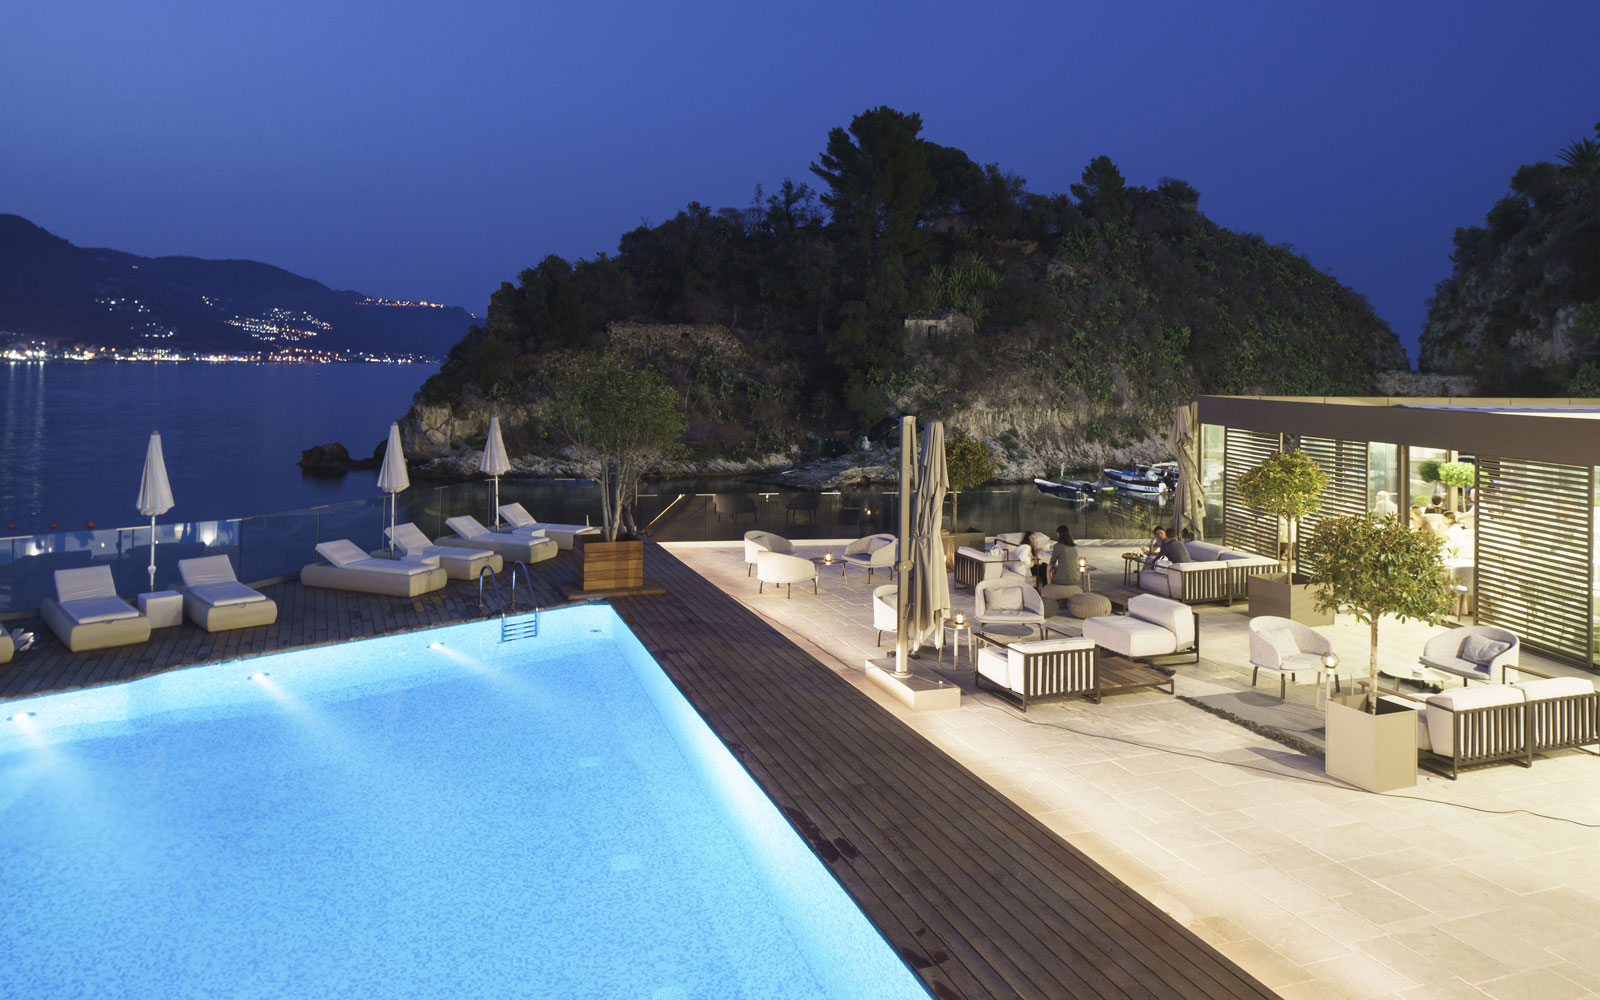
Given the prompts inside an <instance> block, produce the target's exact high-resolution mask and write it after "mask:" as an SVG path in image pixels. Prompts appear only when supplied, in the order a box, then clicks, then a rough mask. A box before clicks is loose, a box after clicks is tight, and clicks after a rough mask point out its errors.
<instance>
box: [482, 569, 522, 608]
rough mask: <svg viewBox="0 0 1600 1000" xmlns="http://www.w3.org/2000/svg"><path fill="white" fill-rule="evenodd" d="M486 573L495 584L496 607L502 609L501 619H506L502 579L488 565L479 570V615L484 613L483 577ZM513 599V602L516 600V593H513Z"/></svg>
mask: <svg viewBox="0 0 1600 1000" xmlns="http://www.w3.org/2000/svg"><path fill="white" fill-rule="evenodd" d="M485 573H487V574H488V575H489V582H490V583H492V584H494V606H495V607H496V608H499V609H500V617H501V618H504V617H505V616H506V602H505V601H504V600H503V599H501V597H500V579H499V577H497V576H495V575H494V569H493V568H491V567H490V566H488V565H485V566H484V567H483V569H480V570H478V613H479V614H482V613H483V577H484V574H485ZM512 582H513V583H515V580H514V579H513V581H512ZM511 597H512V600H513V601H514V600H516V591H512V594H511Z"/></svg>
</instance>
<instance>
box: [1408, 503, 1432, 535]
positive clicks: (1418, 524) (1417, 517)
mask: <svg viewBox="0 0 1600 1000" xmlns="http://www.w3.org/2000/svg"><path fill="white" fill-rule="evenodd" d="M1407 523H1408V524H1410V526H1411V530H1412V531H1421V530H1422V529H1424V528H1426V527H1427V526H1428V522H1427V521H1424V520H1423V519H1422V508H1421V507H1419V506H1417V505H1416V504H1412V505H1411V511H1410V519H1409V521H1408V522H1407Z"/></svg>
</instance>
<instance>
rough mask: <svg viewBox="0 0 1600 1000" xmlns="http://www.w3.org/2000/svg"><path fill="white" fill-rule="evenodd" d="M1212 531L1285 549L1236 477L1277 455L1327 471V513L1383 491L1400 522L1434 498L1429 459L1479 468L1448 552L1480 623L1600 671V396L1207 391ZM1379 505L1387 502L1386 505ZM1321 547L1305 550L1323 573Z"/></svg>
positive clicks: (1231, 540)
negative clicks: (1461, 531) (1599, 519)
mask: <svg viewBox="0 0 1600 1000" xmlns="http://www.w3.org/2000/svg"><path fill="white" fill-rule="evenodd" d="M1195 402H1196V404H1197V408H1198V415H1199V420H1200V423H1201V456H1200V462H1201V481H1202V484H1203V487H1204V489H1205V492H1206V523H1205V529H1206V537H1208V538H1212V537H1218V538H1221V539H1223V541H1224V543H1225V544H1227V545H1229V546H1232V547H1237V548H1242V549H1246V550H1249V551H1252V552H1257V553H1260V554H1262V555H1272V554H1275V553H1276V552H1278V546H1279V525H1278V521H1277V519H1276V518H1274V517H1272V516H1271V515H1268V514H1263V513H1261V512H1260V511H1257V510H1254V509H1252V508H1250V507H1247V506H1245V505H1244V503H1242V502H1241V501H1240V499H1239V495H1238V492H1237V484H1238V479H1239V476H1240V475H1241V474H1242V473H1244V472H1246V471H1248V470H1249V469H1251V468H1253V467H1254V466H1255V465H1257V464H1258V463H1259V462H1260V461H1261V460H1262V459H1264V458H1265V457H1266V456H1267V455H1269V454H1271V453H1272V452H1274V451H1277V450H1279V449H1298V450H1300V451H1302V452H1305V453H1306V454H1307V455H1309V456H1310V457H1311V458H1312V459H1314V460H1315V461H1316V462H1317V464H1318V465H1320V466H1321V467H1322V469H1323V471H1324V472H1326V473H1327V475H1328V481H1329V486H1328V491H1327V493H1326V495H1325V496H1324V497H1323V505H1322V509H1321V511H1319V512H1318V513H1317V514H1314V515H1312V516H1311V517H1308V518H1306V519H1305V520H1304V521H1302V522H1301V524H1302V532H1303V536H1305V537H1309V535H1310V531H1311V529H1312V528H1313V527H1314V526H1315V525H1316V523H1317V521H1318V520H1320V519H1321V518H1326V517H1336V516H1341V515H1348V514H1363V513H1366V512H1368V511H1370V510H1374V509H1375V508H1377V507H1378V504H1379V497H1378V494H1379V492H1380V491H1381V492H1383V493H1385V494H1387V499H1388V501H1389V502H1391V503H1393V504H1394V505H1395V507H1396V509H1397V512H1398V514H1399V516H1401V517H1405V516H1406V514H1407V510H1408V508H1409V507H1410V506H1411V505H1423V504H1427V503H1428V502H1429V499H1430V498H1431V496H1432V495H1433V494H1434V493H1436V492H1438V487H1437V486H1435V485H1433V484H1429V483H1425V482H1423V481H1422V479H1421V478H1420V475H1419V470H1420V467H1421V465H1422V463H1423V462H1425V461H1427V460H1428V459H1441V460H1454V459H1458V458H1459V459H1460V460H1462V461H1469V462H1472V463H1473V465H1474V467H1475V483H1476V485H1475V497H1476V503H1475V508H1474V516H1473V517H1472V518H1471V519H1470V521H1471V528H1470V532H1469V533H1467V534H1465V535H1464V536H1462V537H1461V539H1460V542H1459V544H1456V545H1453V546H1451V547H1450V548H1449V549H1447V551H1446V557H1447V562H1449V563H1451V564H1452V566H1453V571H1454V572H1455V575H1456V579H1457V580H1458V581H1461V582H1462V583H1463V585H1464V586H1465V587H1467V588H1469V589H1470V591H1471V600H1472V604H1473V606H1474V607H1473V610H1474V613H1475V615H1476V620H1477V621H1478V622H1479V623H1481V624H1485V625H1497V626H1500V627H1502V628H1506V629H1510V630H1511V631H1513V632H1515V633H1517V634H1518V635H1519V636H1520V637H1521V639H1522V641H1523V642H1524V643H1526V644H1527V645H1528V646H1530V647H1533V648H1537V649H1539V650H1542V651H1544V652H1547V653H1549V654H1552V655H1554V656H1557V657H1560V658H1563V659H1568V660H1571V661H1574V662H1576V663H1579V664H1582V665H1584V666H1586V667H1588V668H1589V669H1596V668H1597V665H1600V650H1597V648H1596V646H1597V635H1600V622H1597V618H1596V616H1597V614H1600V600H1597V589H1600V563H1597V557H1596V545H1595V542H1596V533H1597V526H1596V510H1597V507H1596V503H1597V492H1596V491H1597V487H1600V483H1597V477H1600V400H1596V399H1581V400H1579V399H1505V398H1498V399H1486V398H1449V399H1425V398H1405V397H1360V398H1357V397H1296V398H1287V397H1245V396H1200V397H1198V398H1197V399H1196V401H1195ZM1379 509H1382V508H1379ZM1314 561H1315V553H1314V552H1304V553H1302V563H1303V564H1307V565H1308V568H1314Z"/></svg>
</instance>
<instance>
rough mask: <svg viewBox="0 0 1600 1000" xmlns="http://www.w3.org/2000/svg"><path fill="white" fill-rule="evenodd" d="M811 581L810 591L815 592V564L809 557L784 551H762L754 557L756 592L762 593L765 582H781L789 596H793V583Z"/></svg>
mask: <svg viewBox="0 0 1600 1000" xmlns="http://www.w3.org/2000/svg"><path fill="white" fill-rule="evenodd" d="M808 580H809V581H810V582H811V592H812V593H813V594H815V593H816V592H817V564H816V563H814V562H812V561H811V560H810V559H804V558H801V557H800V556H791V555H788V554H787V553H784V552H763V553H761V555H760V557H759V558H757V559H756V593H758V594H759V593H762V592H763V591H764V590H765V589H766V586H767V584H769V583H771V584H781V585H783V587H784V588H785V591H786V593H787V595H788V596H789V597H793V596H794V585H795V584H797V583H805V582H806V581H808Z"/></svg>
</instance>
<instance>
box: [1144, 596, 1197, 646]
mask: <svg viewBox="0 0 1600 1000" xmlns="http://www.w3.org/2000/svg"><path fill="white" fill-rule="evenodd" d="M1128 614H1129V615H1132V616H1133V617H1135V618H1142V619H1143V620H1145V621H1147V622H1150V623H1152V624H1155V625H1160V626H1161V627H1162V628H1164V629H1166V630H1167V631H1168V632H1171V633H1172V634H1173V635H1175V636H1177V638H1178V645H1177V648H1178V649H1187V648H1189V646H1190V644H1192V643H1193V642H1194V609H1193V608H1191V607H1189V606H1188V605H1187V604H1184V603H1183V602H1182V601H1173V600H1168V599H1167V598H1165V597H1157V596H1156V595H1154V594H1140V595H1138V596H1137V597H1130V598H1128Z"/></svg>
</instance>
